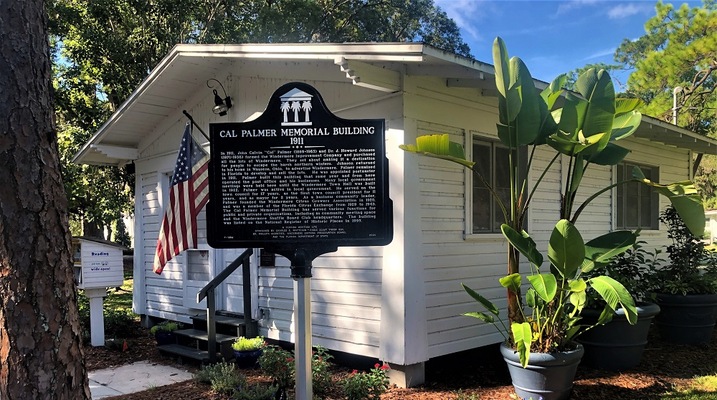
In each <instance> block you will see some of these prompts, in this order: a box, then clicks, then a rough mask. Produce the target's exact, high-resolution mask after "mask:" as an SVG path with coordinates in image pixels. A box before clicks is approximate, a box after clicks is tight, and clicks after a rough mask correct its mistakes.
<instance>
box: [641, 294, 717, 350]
mask: <svg viewBox="0 0 717 400" xmlns="http://www.w3.org/2000/svg"><path fill="white" fill-rule="evenodd" d="M656 302H657V304H658V305H659V306H660V309H661V310H662V311H661V312H660V314H659V315H658V316H657V318H655V325H657V328H658V329H659V331H660V336H661V337H662V338H663V339H664V340H666V341H668V342H672V343H678V344H692V345H696V344H703V343H707V342H709V341H710V339H712V331H713V330H714V327H715V312H716V311H717V294H690V295H687V296H683V295H675V294H662V293H658V294H657V298H656Z"/></svg>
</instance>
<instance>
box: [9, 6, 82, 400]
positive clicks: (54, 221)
mask: <svg viewBox="0 0 717 400" xmlns="http://www.w3.org/2000/svg"><path fill="white" fill-rule="evenodd" d="M0 36H2V38H3V40H2V41H0V168H2V173H0V187H2V190H1V191H0V399H3V400H16V399H18V400H19V399H22V400H26V399H67V400H76V399H89V398H90V391H89V386H88V381H87V372H86V370H85V364H84V361H83V355H82V348H81V336H80V326H79V322H78V310H77V301H76V289H75V284H74V282H73V273H72V254H71V251H70V233H69V226H68V215H67V199H66V197H65V193H64V190H63V185H62V179H61V175H60V160H59V154H58V150H57V138H56V134H55V130H54V126H53V107H52V97H51V86H50V85H51V80H50V79H51V69H50V59H49V46H48V41H47V38H48V37H47V15H46V14H45V10H44V3H43V1H42V0H29V1H22V2H20V1H0Z"/></svg>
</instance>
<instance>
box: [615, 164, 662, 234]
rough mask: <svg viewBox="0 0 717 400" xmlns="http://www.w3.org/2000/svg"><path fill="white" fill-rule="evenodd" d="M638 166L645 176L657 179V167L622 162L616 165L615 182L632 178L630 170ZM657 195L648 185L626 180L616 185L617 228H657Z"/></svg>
mask: <svg viewBox="0 0 717 400" xmlns="http://www.w3.org/2000/svg"><path fill="white" fill-rule="evenodd" d="M635 167H639V168H640V169H641V170H642V173H643V174H645V177H646V178H647V179H649V180H651V181H653V182H657V181H659V170H658V168H657V167H648V166H644V165H636V164H630V163H623V164H619V165H617V182H621V181H624V180H627V179H630V178H632V170H633V168H635ZM659 207H660V206H659V197H658V195H657V193H656V192H655V191H654V190H652V189H651V188H650V187H649V186H647V185H643V184H641V183H639V182H628V183H625V184H622V185H618V186H617V205H616V208H617V225H616V227H617V229H638V228H639V229H658V228H659V225H658V224H659V220H658V214H659Z"/></svg>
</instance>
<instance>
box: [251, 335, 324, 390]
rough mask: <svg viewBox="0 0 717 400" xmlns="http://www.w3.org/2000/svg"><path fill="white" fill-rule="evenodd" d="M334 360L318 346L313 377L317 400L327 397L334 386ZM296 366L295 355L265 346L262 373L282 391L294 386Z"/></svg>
mask: <svg viewBox="0 0 717 400" xmlns="http://www.w3.org/2000/svg"><path fill="white" fill-rule="evenodd" d="M332 358H333V357H332V356H331V354H329V352H328V350H327V349H326V348H324V347H321V346H316V350H315V351H314V352H313V353H312V356H311V375H312V378H313V392H314V397H315V398H317V399H322V398H324V397H326V396H327V395H328V394H329V391H330V390H331V387H332V385H333V382H332V379H331V373H330V368H331V359H332ZM294 364H295V363H294V355H293V354H292V353H290V352H288V351H286V350H284V349H282V348H281V347H279V346H273V345H267V346H265V347H264V351H263V353H262V355H261V356H260V357H259V367H260V368H261V371H262V372H263V373H264V374H266V375H267V376H269V377H270V378H271V380H272V383H273V384H274V385H276V386H277V387H279V388H280V389H286V388H289V387H292V386H294V380H295V376H296V371H295V365H294Z"/></svg>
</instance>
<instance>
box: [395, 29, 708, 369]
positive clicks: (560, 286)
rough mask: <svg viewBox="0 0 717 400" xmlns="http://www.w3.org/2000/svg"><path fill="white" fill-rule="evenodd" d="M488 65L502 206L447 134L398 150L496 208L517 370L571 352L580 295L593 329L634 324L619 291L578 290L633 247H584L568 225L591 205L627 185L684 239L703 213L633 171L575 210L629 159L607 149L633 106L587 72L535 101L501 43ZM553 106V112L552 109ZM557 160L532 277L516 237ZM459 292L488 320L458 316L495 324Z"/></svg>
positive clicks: (686, 195) (532, 250)
mask: <svg viewBox="0 0 717 400" xmlns="http://www.w3.org/2000/svg"><path fill="white" fill-rule="evenodd" d="M493 61H494V65H495V80H496V88H497V90H498V114H499V122H498V124H497V134H498V138H499V140H500V142H501V143H502V144H503V145H505V146H506V147H508V148H509V149H510V150H511V151H509V152H508V154H509V156H508V167H509V176H510V188H509V193H510V199H509V201H507V202H503V201H502V200H501V198H500V197H499V196H498V194H497V192H496V190H495V189H494V188H493V187H491V185H490V184H489V182H488V180H487V179H486V177H484V176H482V175H481V173H480V172H479V171H478V170H477V169H476V168H474V167H475V165H476V164H475V162H473V161H471V160H467V159H466V157H465V153H464V150H463V146H462V145H461V144H460V143H455V142H452V141H450V138H449V136H448V135H447V134H436V135H425V136H420V137H418V138H417V139H416V144H415V145H413V144H409V145H401V148H402V149H403V150H405V151H408V152H411V153H416V154H420V155H424V156H428V157H435V158H439V159H443V160H448V161H451V162H455V163H458V164H460V165H462V166H464V167H466V168H468V169H470V170H471V171H472V172H473V174H474V176H476V178H477V179H479V180H480V181H481V182H483V184H484V185H485V186H486V187H487V188H488V189H489V191H490V192H491V193H492V195H493V198H494V199H495V200H496V202H497V203H498V205H499V208H500V210H501V211H502V213H503V220H504V224H503V225H502V226H501V231H502V233H503V236H504V237H505V238H506V239H507V240H508V243H509V245H508V262H507V264H508V270H507V275H506V276H505V277H504V278H502V279H501V280H500V283H501V285H502V286H503V287H505V288H506V289H507V297H508V320H509V322H510V325H511V329H510V331H509V332H508V329H505V330H504V331H505V332H506V339H507V340H508V341H509V342H510V343H512V344H513V345H514V346H515V347H516V348H517V350H518V351H519V352H520V355H521V362H522V363H523V365H524V366H525V365H527V363H528V359H529V353H530V351H538V352H551V351H554V350H562V349H564V348H565V346H567V345H569V344H570V343H571V340H572V339H573V338H574V336H575V335H576V334H577V333H578V331H579V329H580V326H579V325H578V324H577V322H578V321H579V314H580V312H581V310H582V307H583V306H584V304H585V291H586V290H587V288H588V287H589V286H592V287H593V288H594V289H595V290H596V292H597V293H599V294H600V295H601V296H602V297H603V299H604V300H605V302H606V306H605V307H606V308H605V310H604V312H603V317H602V318H601V320H600V322H599V323H604V322H606V321H607V320H609V318H611V317H612V314H613V311H614V309H615V308H616V307H618V306H621V307H623V308H624V309H626V310H627V313H626V317H627V318H628V320H629V321H630V322H632V323H634V321H635V319H636V314H635V305H634V303H633V301H632V298H631V296H630V295H629V293H628V292H627V290H626V289H625V288H624V286H623V285H622V284H620V283H619V282H617V281H615V280H614V279H612V278H609V277H607V276H597V277H594V278H590V279H587V280H585V279H583V278H582V277H581V274H582V272H586V271H589V270H591V269H593V268H595V267H599V266H601V265H604V264H605V263H607V262H608V261H609V259H610V258H612V257H613V256H615V255H617V254H620V253H622V252H624V251H625V250H627V249H628V248H630V247H631V246H632V245H633V244H634V243H635V240H636V235H635V234H634V233H632V232H629V231H618V232H611V233H608V234H605V235H603V236H600V237H598V238H595V239H593V240H591V241H590V242H588V243H585V242H584V241H583V238H582V236H581V235H580V232H579V231H578V230H577V228H576V227H575V223H576V221H577V219H578V217H579V216H580V214H581V213H582V211H583V210H584V209H585V207H586V206H587V205H588V204H589V203H590V202H591V201H592V200H594V199H595V198H597V197H598V196H600V195H601V194H603V193H605V192H606V191H608V190H610V189H612V188H614V187H615V186H617V185H620V184H624V183H626V182H629V181H637V182H641V183H643V184H646V185H649V186H651V187H653V188H654V189H655V190H657V192H658V193H660V194H662V195H665V196H666V197H667V198H669V199H670V201H671V203H672V205H673V206H674V207H675V208H676V209H677V211H678V212H679V213H680V215H681V216H682V217H683V219H684V220H685V222H686V224H687V225H688V226H689V227H690V229H691V230H693V231H694V232H700V231H701V230H702V229H704V209H703V208H702V203H701V200H700V199H699V196H698V194H697V192H696V190H695V188H694V186H693V185H692V183H691V182H689V181H684V182H677V183H673V184H669V185H661V184H659V183H655V182H651V181H650V180H648V179H646V178H645V176H644V175H643V174H642V173H641V171H640V170H639V169H636V170H635V171H633V178H632V179H630V180H628V181H623V182H617V183H615V184H612V185H609V186H606V187H605V188H603V189H601V190H599V191H597V192H596V193H594V194H592V195H591V196H589V197H588V198H587V199H586V200H585V201H584V202H582V204H579V205H578V204H576V195H577V193H578V189H579V188H580V185H581V182H582V179H583V176H584V175H585V173H586V171H587V170H588V168H589V167H590V166H591V165H602V166H613V165H617V164H618V163H620V162H621V161H622V160H623V159H624V158H625V156H626V155H627V154H628V153H629V151H628V150H627V149H626V148H624V147H622V146H619V145H618V144H617V143H616V142H619V141H620V140H623V139H625V138H628V137H630V136H631V135H632V134H633V133H634V132H635V131H636V130H637V128H638V126H639V125H640V121H641V119H642V116H641V114H640V113H639V112H638V111H637V110H636V108H637V107H638V106H639V104H640V101H639V100H637V99H627V98H616V96H615V91H614V87H613V83H612V80H611V79H610V76H609V74H608V73H607V72H606V71H604V70H600V71H597V70H595V69H590V70H588V71H586V72H585V73H584V74H582V75H581V76H580V77H579V78H578V80H577V82H576V86H575V88H576V92H565V91H564V90H563V87H564V85H565V83H566V76H565V75H561V76H559V77H558V78H556V79H555V80H554V81H553V82H552V83H551V84H550V85H548V87H546V88H545V89H544V90H543V91H541V92H539V91H538V90H537V89H536V87H535V82H534V80H533V78H532V77H531V75H530V72H529V70H528V68H527V67H526V65H525V64H524V63H523V61H522V60H521V59H520V58H517V57H513V58H511V59H510V60H509V59H508V53H507V50H506V47H505V43H504V42H503V40H502V39H501V38H496V40H495V41H494V44H493ZM561 98H562V99H563V105H562V107H559V108H557V107H555V106H556V104H557V101H558V99H561ZM545 146H548V147H550V148H551V149H552V150H553V151H554V154H553V157H552V159H551V161H550V162H549V163H548V164H547V166H546V167H545V169H544V170H543V171H542V172H541V173H540V174H539V175H538V178H537V179H536V180H535V182H534V183H533V185H532V187H531V186H530V185H529V184H530V182H529V181H528V178H527V177H528V174H527V171H529V170H530V169H531V167H532V162H533V160H534V157H535V155H536V151H537V149H538V148H539V147H545ZM522 148H527V151H525V152H521V151H517V150H518V149H522ZM523 154H526V155H527V157H528V159H527V161H525V162H524V160H521V159H520V158H521V157H522V156H523ZM561 156H562V157H563V158H564V160H566V162H567V171H568V173H567V177H566V179H565V180H564V182H562V192H561V200H560V211H559V213H558V218H557V219H558V222H557V224H556V225H555V228H554V230H553V233H552V235H551V237H550V241H549V248H548V258H549V260H550V271H549V272H542V271H541V270H540V266H541V265H542V263H543V256H542V254H541V253H540V252H539V251H538V250H537V249H536V246H535V242H534V241H533V239H532V238H531V237H530V235H529V233H528V232H526V231H525V230H524V229H523V227H524V221H525V218H526V216H527V211H528V209H529V207H530V203H531V200H532V199H533V196H534V195H535V193H536V190H537V189H538V187H539V186H540V184H541V182H542V180H543V178H544V177H545V175H546V173H547V172H548V171H549V170H550V169H551V168H552V166H553V165H554V164H555V162H556V161H558V159H559V158H560V157H561ZM521 254H522V255H523V256H524V257H526V258H527V259H528V260H529V261H530V264H531V273H530V274H529V275H528V276H527V279H528V281H529V283H530V288H529V289H528V291H527V292H526V296H525V297H526V299H525V300H523V297H522V295H521V288H522V282H521V279H522V276H521V274H520V270H519V263H520V255H521ZM464 288H465V290H466V291H467V292H468V293H469V294H470V295H471V296H472V297H473V298H474V299H476V300H477V301H478V302H479V303H480V304H482V305H483V306H484V307H485V308H486V309H487V310H488V311H489V314H486V313H483V312H477V313H468V314H467V315H470V316H473V317H477V318H480V319H482V320H484V321H486V322H493V323H496V322H497V321H496V318H494V317H498V309H497V308H496V307H495V306H494V305H493V304H492V303H491V302H490V301H488V300H487V299H485V298H484V297H482V296H480V295H479V294H478V293H476V292H475V291H473V290H471V289H470V288H468V287H467V286H464ZM525 305H527V306H529V307H530V308H531V310H532V314H527V313H526V312H525V307H524V306H525ZM633 317H634V318H633ZM498 321H500V318H498ZM501 323H502V322H501Z"/></svg>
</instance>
